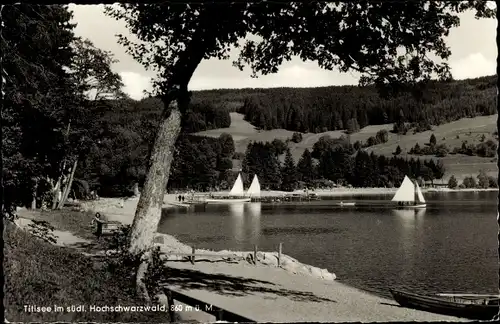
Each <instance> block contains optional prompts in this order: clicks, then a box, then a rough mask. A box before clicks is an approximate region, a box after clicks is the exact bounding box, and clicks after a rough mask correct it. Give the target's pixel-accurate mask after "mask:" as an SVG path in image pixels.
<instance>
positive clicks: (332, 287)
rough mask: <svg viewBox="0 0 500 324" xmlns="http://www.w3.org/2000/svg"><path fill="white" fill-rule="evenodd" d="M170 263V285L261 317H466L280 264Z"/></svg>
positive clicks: (357, 319) (195, 314) (202, 315)
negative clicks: (294, 272)
mask: <svg viewBox="0 0 500 324" xmlns="http://www.w3.org/2000/svg"><path fill="white" fill-rule="evenodd" d="M167 265H168V267H169V268H170V269H169V287H170V288H172V289H175V290H176V291H179V292H182V293H184V294H186V295H188V296H190V297H194V298H198V299H201V300H204V301H205V302H208V303H212V305H214V306H220V307H221V308H224V309H226V310H229V311H232V312H234V313H237V314H239V315H241V316H245V317H247V318H250V319H253V320H256V321H259V322H303V321H317V322H327V321H328V322H332V321H333V322H372V321H457V320H461V319H458V318H455V317H451V316H444V315H438V314H433V313H427V312H422V311H418V310H412V309H407V308H402V307H399V306H398V305H397V303H396V302H394V301H392V300H388V299H384V298H380V297H377V296H374V295H371V294H368V293H365V292H363V291H360V290H358V289H355V288H352V287H349V286H346V285H344V284H342V283H339V282H337V281H325V280H317V279H313V278H308V277H302V276H294V275H292V274H290V273H288V272H286V271H284V270H282V269H278V268H268V267H262V266H253V265H245V264H239V265H231V264H226V263H196V264H195V265H191V264H189V263H178V262H167ZM186 313H187V312H183V313H182V317H183V318H185V319H188V318H192V319H197V320H201V321H213V319H214V317H212V316H210V315H208V314H206V313H201V312H191V313H192V314H186ZM463 321H465V320H463Z"/></svg>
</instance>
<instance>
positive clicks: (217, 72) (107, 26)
mask: <svg viewBox="0 0 500 324" xmlns="http://www.w3.org/2000/svg"><path fill="white" fill-rule="evenodd" d="M70 9H71V10H72V11H73V16H74V17H73V22H74V23H77V26H76V28H75V34H76V35H77V36H80V37H84V38H88V39H90V40H91V41H92V42H93V43H94V45H95V46H96V47H98V48H100V49H103V50H106V51H110V52H111V53H113V54H114V57H115V58H116V59H117V60H118V61H119V62H118V63H116V64H114V65H113V67H112V68H113V70H114V71H116V72H118V73H119V74H120V75H121V77H122V80H123V83H124V84H125V87H124V91H125V92H126V93H127V94H128V95H129V96H130V97H131V98H133V99H136V100H137V99H140V98H142V97H143V90H150V89H151V78H152V77H155V72H154V71H147V70H145V69H144V68H143V67H142V65H140V64H139V63H137V62H136V61H135V60H134V59H133V58H132V57H131V56H130V55H128V54H127V53H126V52H125V48H124V47H123V46H122V45H120V44H118V43H117V37H116V36H115V35H116V34H124V35H130V34H129V32H128V30H127V28H126V26H125V23H124V22H122V21H117V20H115V19H113V18H110V17H108V16H106V15H104V13H103V9H104V6H103V5H74V4H72V5H70ZM460 18H461V19H460V20H461V21H460V26H459V27H456V28H454V29H452V30H451V31H450V34H449V36H448V37H447V38H446V43H447V44H448V46H449V47H450V49H451V52H452V55H451V57H450V58H449V64H450V66H451V70H452V74H453V77H454V78H455V79H466V78H475V77H480V76H485V75H493V74H495V73H496V58H497V54H498V53H497V46H496V28H497V20H496V19H480V20H476V19H475V18H474V14H473V13H472V12H467V13H463V14H461V15H460ZM235 56H236V55H233V56H232V58H230V59H229V60H218V59H210V60H204V61H202V62H201V64H200V65H199V66H198V69H197V70H196V72H195V74H194V75H193V77H192V79H191V82H190V84H189V89H190V90H205V89H221V88H269V87H318V86H330V85H356V84H358V80H359V75H358V74H356V73H353V72H348V73H340V72H338V71H326V70H322V69H321V68H319V67H318V66H317V64H316V63H315V62H302V61H301V60H300V59H298V58H294V59H292V60H291V61H290V62H285V63H283V65H282V66H281V68H280V70H279V72H278V73H275V74H271V75H266V76H260V77H259V78H257V79H255V78H251V77H250V72H249V71H248V70H246V71H243V72H242V71H240V70H238V69H237V68H235V67H233V66H232V61H233V59H234V57H235Z"/></svg>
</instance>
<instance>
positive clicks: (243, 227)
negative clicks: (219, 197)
mask: <svg viewBox="0 0 500 324" xmlns="http://www.w3.org/2000/svg"><path fill="white" fill-rule="evenodd" d="M227 208H228V211H229V215H230V217H231V236H232V237H233V238H234V240H235V241H236V242H238V243H241V244H245V243H246V242H253V244H257V243H258V241H259V236H260V232H261V231H260V215H261V212H262V205H261V203H241V204H240V203H238V204H230V205H228V207H227Z"/></svg>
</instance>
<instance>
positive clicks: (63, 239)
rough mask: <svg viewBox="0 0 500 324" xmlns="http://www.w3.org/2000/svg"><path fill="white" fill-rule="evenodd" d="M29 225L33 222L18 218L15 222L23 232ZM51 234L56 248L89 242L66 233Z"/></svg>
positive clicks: (54, 231) (53, 232)
mask: <svg viewBox="0 0 500 324" xmlns="http://www.w3.org/2000/svg"><path fill="white" fill-rule="evenodd" d="M29 224H33V221H32V220H31V219H27V218H21V217H20V218H18V219H17V220H16V225H17V226H19V227H20V228H22V229H24V230H28V229H29ZM52 234H53V235H54V237H55V238H56V240H57V242H56V243H55V245H58V246H66V247H67V246H72V245H76V244H87V243H90V241H89V240H86V239H84V238H81V237H78V236H75V235H73V234H72V233H70V232H67V231H59V230H53V231H52Z"/></svg>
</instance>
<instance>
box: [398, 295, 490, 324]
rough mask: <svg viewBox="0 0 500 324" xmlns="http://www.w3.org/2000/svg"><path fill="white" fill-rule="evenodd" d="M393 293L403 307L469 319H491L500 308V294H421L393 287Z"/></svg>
mask: <svg viewBox="0 0 500 324" xmlns="http://www.w3.org/2000/svg"><path fill="white" fill-rule="evenodd" d="M391 294H392V296H393V297H394V299H395V300H396V301H397V302H398V303H399V304H400V305H401V306H403V307H408V308H415V309H419V310H424V311H427V312H431V313H439V314H445V315H451V316H456V317H464V318H469V319H476V320H491V319H493V318H494V317H495V316H496V315H498V313H499V310H500V306H499V300H500V295H480V294H435V295H421V294H416V293H411V292H406V291H401V290H393V289H391Z"/></svg>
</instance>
